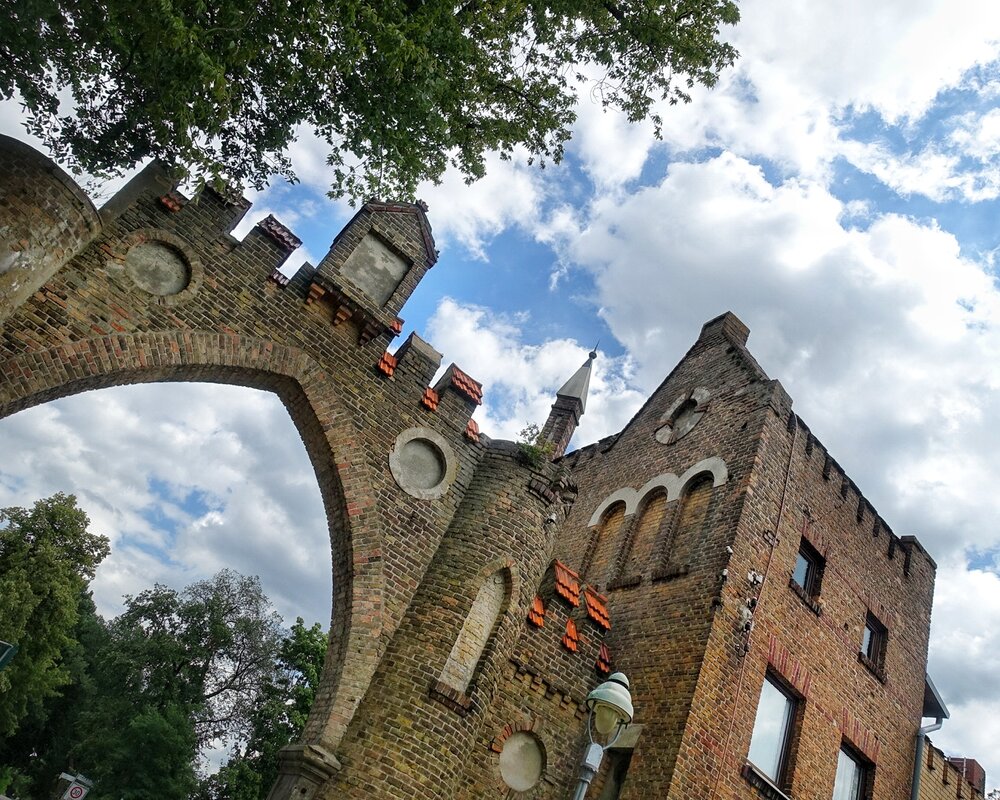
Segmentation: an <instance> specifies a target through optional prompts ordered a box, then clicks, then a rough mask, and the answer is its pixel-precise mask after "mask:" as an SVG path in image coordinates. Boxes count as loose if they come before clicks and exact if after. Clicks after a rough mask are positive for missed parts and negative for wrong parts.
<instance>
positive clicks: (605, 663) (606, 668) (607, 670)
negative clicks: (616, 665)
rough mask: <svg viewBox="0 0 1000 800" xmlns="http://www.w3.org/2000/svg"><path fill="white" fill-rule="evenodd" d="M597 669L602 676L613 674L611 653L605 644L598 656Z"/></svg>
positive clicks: (602, 645)
mask: <svg viewBox="0 0 1000 800" xmlns="http://www.w3.org/2000/svg"><path fill="white" fill-rule="evenodd" d="M595 668H596V669H597V671H598V672H599V673H600V674H601V675H610V674H611V651H610V650H609V649H608V646H607V645H606V644H605V643H604V642H601V650H600V652H599V653H598V654H597V664H596V665H595Z"/></svg>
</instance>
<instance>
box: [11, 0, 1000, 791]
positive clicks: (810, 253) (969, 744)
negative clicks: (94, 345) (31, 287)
mask: <svg viewBox="0 0 1000 800" xmlns="http://www.w3.org/2000/svg"><path fill="white" fill-rule="evenodd" d="M741 10H742V14H743V22H742V23H741V24H740V25H739V27H738V28H737V29H736V30H735V31H733V33H732V39H733V41H734V43H735V44H736V45H737V47H738V48H739V49H740V51H741V53H742V58H741V59H740V61H739V63H738V64H737V66H736V67H735V68H734V69H733V70H731V71H729V72H727V73H726V74H725V75H723V77H722V79H721V81H720V83H719V85H718V86H717V87H716V88H715V89H714V90H712V91H703V90H698V91H696V92H695V93H694V102H693V103H691V104H690V105H687V106H684V107H673V108H668V109H665V110H664V112H663V114H664V119H665V126H664V139H663V141H662V142H657V141H655V140H654V138H653V137H652V133H651V128H650V126H647V125H633V126H630V125H628V124H626V123H625V122H624V120H622V119H621V118H620V117H617V116H615V115H613V114H606V113H604V112H603V111H602V110H601V109H600V108H598V107H597V106H595V105H594V104H593V103H592V102H590V100H589V99H588V98H587V95H586V93H585V92H584V93H583V95H582V97H583V99H581V102H580V105H579V118H578V122H577V125H576V126H575V129H574V138H573V141H572V143H571V145H570V148H569V151H568V155H567V158H566V160H565V162H564V163H563V164H561V165H550V166H549V167H547V168H546V169H545V170H538V169H534V168H531V167H528V166H527V165H526V164H525V163H524V160H523V159H518V158H515V159H514V160H513V161H511V162H502V161H500V160H499V159H497V158H491V159H490V162H489V171H488V175H487V177H486V178H485V179H484V180H482V181H480V182H479V183H477V184H475V185H473V186H470V187H467V186H465V185H464V183H463V182H462V180H461V178H460V176H457V175H452V174H449V175H447V176H446V177H445V180H444V182H443V183H442V185H440V186H427V187H424V188H423V189H422V190H421V192H420V194H421V196H422V197H423V198H424V199H425V200H426V201H427V202H428V203H429V205H430V219H431V222H432V225H433V226H434V230H435V234H436V237H437V241H438V246H439V247H440V249H441V259H440V260H439V262H438V264H437V265H436V266H435V267H434V269H433V270H431V272H430V274H429V275H428V277H427V278H425V279H424V281H423V283H422V285H421V286H420V288H419V289H418V291H417V292H416V293H415V295H414V296H413V298H412V299H411V301H410V302H409V303H408V304H407V306H406V307H405V308H404V310H403V314H402V316H403V317H404V318H405V319H406V323H407V330H412V329H416V330H418V331H419V332H420V333H421V335H423V336H424V337H425V338H427V339H429V340H430V341H431V343H432V344H433V345H434V346H435V347H436V348H437V349H438V350H440V351H442V352H443V353H444V356H445V363H448V362H450V361H455V362H457V363H458V364H459V365H460V366H461V367H462V368H463V369H465V370H466V371H468V372H469V373H470V374H471V375H473V377H475V378H477V379H479V380H481V381H483V382H484V383H485V384H486V388H487V394H486V402H485V404H484V406H483V407H482V408H481V409H480V410H479V412H477V418H478V419H479V421H480V424H481V426H482V427H483V429H484V430H485V431H486V432H487V433H489V434H491V435H494V436H506V437H512V436H514V435H515V434H516V432H517V431H518V430H519V429H520V428H521V427H523V425H524V424H525V423H526V422H529V421H536V422H540V421H542V420H543V419H544V417H545V415H546V413H547V410H548V406H549V404H550V403H551V397H552V394H553V392H554V390H555V388H557V387H558V385H559V384H560V383H561V382H562V380H564V379H565V378H566V377H567V375H568V374H569V373H571V372H572V371H573V370H574V369H575V368H576V367H577V366H578V365H579V364H580V363H582V361H583V359H584V358H585V357H586V352H587V350H589V349H590V348H591V347H592V346H593V345H594V343H595V341H596V340H598V339H600V342H601V344H600V349H601V351H602V358H601V359H600V360H599V361H598V363H597V372H596V374H595V377H594V381H593V384H592V395H591V399H590V401H589V403H588V407H587V415H586V416H585V417H584V421H583V424H582V425H581V428H580V430H579V432H578V437H577V442H578V443H586V442H588V441H593V440H595V439H597V438H599V437H600V436H603V435H606V434H608V433H611V432H613V431H615V430H618V429H620V428H621V427H622V426H623V425H624V423H625V422H626V421H627V420H628V418H629V417H630V416H631V415H632V414H633V413H634V412H635V410H636V409H637V408H638V407H639V405H640V404H641V402H642V400H643V398H644V397H645V396H646V395H647V394H648V393H649V392H650V391H651V390H652V389H653V388H655V386H656V385H657V384H658V383H659V382H660V380H662V378H663V377H664V376H665V375H666V374H667V372H669V370H670V369H671V368H672V367H673V365H674V364H675V363H676V361H677V360H678V359H679V358H680V357H681V356H682V355H683V353H684V351H685V350H686V349H687V347H688V346H689V345H690V344H691V342H692V341H693V340H694V338H695V337H696V335H697V333H698V330H699V328H700V326H701V324H702V323H703V322H704V321H705V320H707V319H709V318H711V317H713V316H715V315H716V314H718V313H720V312H722V311H725V310H727V309H729V310H732V311H734V312H735V313H736V314H737V315H739V316H740V317H741V318H742V319H743V320H744V322H746V323H747V325H748V326H749V327H750V329H751V337H750V342H749V346H750V348H751V351H752V352H753V353H754V354H755V355H756V356H757V358H758V360H759V361H760V362H761V364H762V366H763V367H764V368H765V370H767V372H768V373H769V374H770V375H771V376H772V377H775V378H778V379H780V380H781V381H782V383H783V384H784V386H785V387H786V389H788V391H789V393H790V394H791V396H792V397H793V398H794V400H795V409H796V410H797V411H798V413H799V414H800V415H801V416H802V417H803V418H804V419H805V420H806V422H807V423H808V424H809V425H810V427H811V429H812V430H813V432H814V433H815V434H816V435H817V436H818V437H819V438H820V439H821V440H822V441H823V442H824V444H825V445H826V446H827V447H828V448H829V450H830V451H831V453H832V454H833V456H834V457H835V458H836V459H837V460H838V461H839V462H840V463H841V464H842V465H843V466H844V467H845V469H846V470H847V472H848V474H850V475H851V477H852V478H853V479H854V480H855V481H856V482H857V484H858V485H859V486H860V487H861V489H862V491H863V492H864V494H865V496H866V497H867V498H868V499H870V500H871V501H872V503H873V504H874V505H875V507H876V508H877V509H878V510H879V512H880V513H881V514H882V516H883V517H884V518H885V519H886V520H887V521H888V522H889V524H890V525H891V526H892V527H893V529H894V530H895V531H896V532H897V533H898V534H916V535H917V536H919V537H920V539H921V541H922V542H924V544H925V545H926V546H927V547H928V549H929V550H930V551H931V553H932V554H933V555H934V556H935V558H936V559H937V562H938V565H939V570H938V585H937V594H936V599H935V611H934V620H933V633H932V644H931V665H930V668H931V673H932V675H933V677H934V679H935V682H936V683H937V685H938V687H939V688H940V689H941V691H942V692H943V694H944V697H945V700H946V701H947V702H948V704H949V707H950V709H951V711H952V719H951V720H950V721H948V722H947V723H946V724H945V727H944V728H943V729H942V730H941V731H940V732H938V733H935V734H934V735H933V739H934V741H935V743H936V744H937V745H939V746H941V747H943V748H944V749H945V750H946V751H948V752H949V753H952V754H955V755H967V756H972V757H976V758H978V759H980V760H981V761H982V762H983V763H984V764H985V765H986V768H987V770H988V771H989V772H990V773H991V774H992V776H993V778H994V779H1000V754H998V753H997V751H996V747H995V742H996V741H998V740H1000V666H998V664H1000V661H998V659H997V658H996V653H998V652H1000V573H998V560H997V555H998V553H1000V526H998V525H997V520H998V519H1000V495H998V493H997V492H996V490H995V488H994V479H993V476H994V475H996V474H997V473H1000V425H998V424H997V423H998V421H1000V289H998V286H997V281H996V253H997V250H998V248H1000V225H998V224H997V219H998V218H1000V214H998V211H1000V208H998V202H1000V81H998V77H1000V6H997V5H996V4H995V3H991V2H986V1H985V0H983V1H982V2H972V1H971V0H970V2H964V3H961V4H954V3H946V2H944V1H943V0H883V2H881V3H878V4H871V3H868V2H863V0H842V2H840V3H837V4H835V5H823V4H813V3H793V4H790V3H788V2H778V0H748V2H745V3H743V4H741ZM0 130H3V131H5V132H9V133H12V134H13V135H17V136H20V137H22V138H24V134H23V133H22V132H20V131H19V128H18V110H17V108H16V106H13V105H8V106H7V107H6V108H4V109H2V110H0ZM291 155H292V158H293V160H294V162H295V164H296V166H297V169H298V172H299V177H300V178H301V184H299V185H298V186H296V187H288V186H273V187H271V188H269V189H268V190H266V191H264V192H261V193H256V194H254V195H251V197H252V199H253V200H254V203H255V205H254V208H253V209H252V210H251V212H250V214H249V215H248V218H247V220H246V223H245V225H244V226H242V227H241V228H240V229H239V230H238V231H237V233H238V234H242V233H245V231H246V230H247V229H248V226H249V225H251V224H253V222H255V221H257V220H259V219H260V218H262V217H263V216H265V215H266V214H268V213H274V214H275V216H277V217H278V218H279V219H280V220H281V221H282V222H284V223H285V224H286V225H288V226H289V227H290V228H292V229H293V230H294V231H295V232H296V233H297V234H298V235H299V236H300V237H301V238H302V239H303V241H304V247H303V248H302V250H301V252H300V253H298V254H297V255H296V256H295V257H294V259H297V262H301V260H303V259H308V260H310V261H312V262H313V263H315V262H317V261H318V260H319V259H320V258H321V257H322V256H323V254H324V253H325V252H326V249H327V247H328V246H329V243H330V241H331V240H332V239H333V237H334V235H335V234H336V232H337V231H338V230H339V229H340V227H341V226H342V225H343V224H344V222H346V220H347V219H348V218H349V217H350V215H351V213H352V211H351V209H349V208H348V207H347V206H346V205H344V204H342V203H334V202H331V201H329V200H328V199H326V197H325V189H326V187H327V185H328V183H329V179H330V176H329V172H328V171H327V168H326V167H325V166H324V158H323V155H324V151H323V148H322V146H321V144H320V143H318V142H317V141H316V140H315V139H314V138H313V137H311V136H310V135H309V133H308V132H306V131H303V132H301V135H300V137H299V140H298V141H297V142H296V144H295V145H293V147H292V149H291ZM84 423H86V424H84ZM9 448H10V449H9ZM0 451H3V452H17V453H19V454H24V455H23V457H19V458H18V459H15V460H13V461H9V462H7V463H4V464H0V504H2V505H9V504H23V503H28V502H30V501H31V500H32V499H34V498H35V497H38V496H42V495H44V494H48V493H51V492H52V491H56V490H71V491H76V492H77V493H78V494H79V495H80V496H81V499H82V501H83V502H84V505H85V507H87V510H88V511H89V512H90V513H91V516H92V517H93V518H94V521H95V529H97V530H102V531H104V532H106V533H108V534H109V535H111V536H112V538H113V540H114V551H113V554H112V556H111V557H110V559H109V561H108V563H107V564H106V565H104V566H103V567H102V568H101V571H100V572H99V575H98V579H97V582H96V584H95V585H96V588H97V594H98V600H99V602H100V604H101V608H102V609H103V610H105V611H106V612H107V613H113V612H114V610H115V609H116V607H117V603H118V602H120V601H119V598H120V596H121V594H122V593H123V592H134V591H138V590H140V589H141V588H143V587H144V586H145V585H148V584H149V583H150V582H152V581H153V580H161V581H163V582H168V583H174V584H175V585H183V584H184V583H187V582H190V581H191V580H195V579H197V578H200V577H202V576H204V575H207V574H211V573H212V572H214V571H215V570H217V569H219V568H221V567H223V566H233V567H235V568H237V569H241V570H243V571H245V572H258V573H260V574H261V576H262V578H263V580H264V583H265V587H266V589H267V591H268V592H269V593H270V595H271V596H272V598H273V599H274V600H275V602H276V604H277V605H278V608H279V610H280V611H281V613H282V614H283V615H284V616H285V617H286V619H289V620H290V619H292V618H294V616H295V615H296V613H304V615H305V616H306V617H307V618H308V619H309V620H310V621H311V620H312V619H320V620H323V621H324V622H325V620H326V617H327V616H328V614H329V563H328V562H326V563H322V561H321V559H317V558H315V553H316V552H317V550H319V551H323V550H324V548H325V544H324V538H325V531H324V525H323V520H322V509H321V507H320V504H319V497H318V492H317V490H316V487H315V480H314V479H313V478H312V475H311V472H310V468H309V465H308V462H307V461H306V459H305V453H304V451H303V450H302V447H301V445H300V444H299V441H298V436H297V434H296V433H295V431H294V428H292V426H291V423H290V421H289V420H288V417H287V414H286V413H285V412H284V410H283V409H282V408H281V406H280V405H279V404H278V402H277V400H276V399H275V398H273V397H272V396H270V395H266V394H262V393H258V392H250V391H247V390H238V389H234V388H232V387H216V386H207V385H192V386H183V385H163V386H139V387H125V388H122V389H115V390H105V391H104V392H102V393H91V394H89V395H81V396H79V397H76V398H68V399H66V400H63V401H59V402H57V403H50V404H48V405H46V406H43V407H41V408H37V409H32V410H30V411H27V412H22V413H21V414H19V415H16V416H15V417H13V418H11V419H9V420H6V421H3V422H0ZM289 542H291V546H290V547H286V545H287V543H289ZM278 553H283V554H284V555H283V556H282V557H280V558H279V557H278V556H277V555H276V554H278ZM998 782H1000V780H998Z"/></svg>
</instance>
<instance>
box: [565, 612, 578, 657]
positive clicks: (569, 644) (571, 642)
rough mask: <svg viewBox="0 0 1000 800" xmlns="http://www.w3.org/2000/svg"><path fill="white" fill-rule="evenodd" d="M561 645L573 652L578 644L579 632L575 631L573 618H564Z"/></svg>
mask: <svg viewBox="0 0 1000 800" xmlns="http://www.w3.org/2000/svg"><path fill="white" fill-rule="evenodd" d="M562 643H563V647H565V648H566V649H567V650H569V651H570V652H571V653H575V652H576V649H577V647H579V645H580V634H579V633H577V630H576V623H575V622H573V620H571V619H568V620H566V633H565V634H563V637H562Z"/></svg>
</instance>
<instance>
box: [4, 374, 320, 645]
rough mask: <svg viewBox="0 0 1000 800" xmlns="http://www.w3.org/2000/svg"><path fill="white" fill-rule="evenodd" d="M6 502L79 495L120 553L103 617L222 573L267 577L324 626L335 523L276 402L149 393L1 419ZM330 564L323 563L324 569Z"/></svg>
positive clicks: (232, 390)
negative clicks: (154, 592) (124, 604)
mask: <svg viewBox="0 0 1000 800" xmlns="http://www.w3.org/2000/svg"><path fill="white" fill-rule="evenodd" d="M0 449H2V450H3V452H8V453H18V454H19V457H18V458H17V459H10V460H8V461H6V462H5V463H4V464H3V465H2V467H0V506H9V505H30V504H31V503H32V502H33V501H34V500H36V499H37V498H39V497H44V496H48V495H50V494H52V493H53V492H56V491H64V492H67V493H75V494H76V495H77V497H78V499H79V502H80V505H81V507H83V508H84V510H85V511H87V513H88V514H89V515H90V517H91V522H92V524H91V530H93V531H94V532H97V533H103V534H105V535H107V536H109V537H110V538H111V541H112V552H111V555H110V556H109V557H108V559H107V560H106V561H105V562H104V564H102V565H101V567H100V568H99V570H98V573H97V578H96V579H95V581H94V583H93V589H94V593H95V599H96V600H97V603H98V607H99V609H100V611H101V612H102V613H104V614H114V613H117V611H118V610H119V609H120V607H121V598H122V595H123V594H126V593H127V594H134V593H136V592H138V591H141V590H142V589H144V588H147V587H148V586H150V585H151V584H152V583H154V582H162V583H166V584H168V585H172V586H175V587H178V588H179V587H181V586H184V585H186V584H188V583H190V582H192V581H194V580H198V579H200V578H203V577H207V576H209V575H211V574H213V573H214V572H216V571H218V570H219V569H222V568H223V567H233V568H235V569H237V570H240V571H242V572H245V573H247V574H259V575H261V578H262V581H263V584H264V588H265V591H266V592H267V593H268V595H269V596H270V598H271V600H272V602H274V604H275V606H276V607H277V608H278V610H279V612H280V613H281V614H282V616H284V618H285V619H286V621H288V622H291V621H293V620H294V618H295V616H296V615H297V614H302V615H303V616H305V617H306V618H307V619H308V620H309V621H310V622H312V621H320V622H322V624H323V626H324V627H326V626H327V625H328V624H329V617H330V597H331V595H330V569H329V564H330V562H329V559H330V555H329V553H330V545H329V540H328V535H327V528H326V516H325V513H324V511H323V507H322V502H321V500H320V497H319V489H318V487H317V485H316V480H315V477H314V476H313V473H312V468H311V466H310V464H309V461H308V458H307V456H306V453H305V450H304V448H303V447H302V444H301V439H300V438H299V435H298V432H297V431H296V430H295V428H294V426H293V425H292V423H291V419H290V418H289V416H288V414H287V412H286V411H285V410H284V408H283V407H282V406H281V403H280V401H279V400H278V399H277V397H275V396H274V395H272V394H269V393H265V392H258V391H254V390H250V389H242V388H237V387H231V386H218V385H214V384H147V385H141V386H129V387H120V388H116V389H105V390H102V391H99V392H87V393H84V394H81V395H77V396H74V397H69V398H64V399H62V400H57V401H54V402H51V403H48V404H46V405H43V406H39V407H36V408H32V409H29V410H27V411H22V412H21V413H19V414H16V415H14V416H13V417H10V418H8V419H6V420H3V421H0ZM324 564H325V566H324Z"/></svg>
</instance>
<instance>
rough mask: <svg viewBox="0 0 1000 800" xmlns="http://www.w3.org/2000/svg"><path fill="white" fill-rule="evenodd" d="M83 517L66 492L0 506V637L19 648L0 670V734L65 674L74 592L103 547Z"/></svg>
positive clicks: (77, 597)
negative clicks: (30, 502) (20, 505)
mask: <svg viewBox="0 0 1000 800" xmlns="http://www.w3.org/2000/svg"><path fill="white" fill-rule="evenodd" d="M89 524H90V520H89V519H88V518H87V515H86V514H85V513H84V512H83V511H82V510H81V509H80V508H78V507H77V505H76V498H75V497H74V496H73V495H65V494H56V495H53V496H52V497H49V498H47V499H45V500H39V501H38V502H37V503H35V504H34V506H32V507H31V508H30V509H27V508H4V509H2V510H0V640H3V641H6V642H13V643H14V644H17V645H19V647H20V649H19V651H18V653H17V655H16V656H15V657H14V659H13V660H12V661H11V662H10V664H9V666H8V667H7V668H6V669H5V670H3V671H0V741H3V740H4V739H6V738H7V737H9V736H11V735H12V734H13V733H14V732H15V731H16V730H17V729H18V726H19V724H20V723H21V721H22V720H24V719H25V718H26V717H29V716H33V717H34V719H35V720H36V721H37V720H38V719H39V718H40V717H42V716H43V715H44V711H43V708H44V704H45V701H46V700H48V699H49V698H51V697H53V696H55V695H56V694H57V693H58V691H59V689H60V687H62V686H64V685H66V684H67V683H69V682H70V680H71V679H72V678H73V675H74V667H73V665H72V663H71V657H72V655H73V653H72V651H73V649H74V643H75V641H76V640H75V639H74V638H73V636H72V633H73V629H74V627H75V626H76V625H77V622H78V620H79V618H80V603H81V595H82V594H83V592H84V591H85V589H86V587H87V585H88V583H89V581H90V579H91V578H93V577H94V570H95V569H96V568H97V565H98V564H100V563H101V561H102V560H103V559H104V557H105V556H106V555H107V554H108V551H109V546H108V540H107V538H106V537H104V536H99V535H97V534H93V533H90V532H89V531H88V530H87V527H88V525H89Z"/></svg>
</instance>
